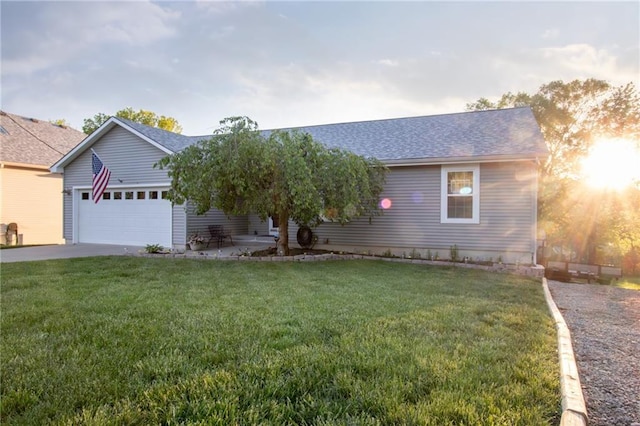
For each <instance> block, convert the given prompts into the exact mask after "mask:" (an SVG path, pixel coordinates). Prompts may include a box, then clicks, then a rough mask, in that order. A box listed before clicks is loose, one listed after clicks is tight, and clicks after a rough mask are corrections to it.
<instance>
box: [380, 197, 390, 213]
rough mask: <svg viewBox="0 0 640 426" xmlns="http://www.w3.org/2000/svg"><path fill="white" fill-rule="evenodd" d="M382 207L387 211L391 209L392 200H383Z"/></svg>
mask: <svg viewBox="0 0 640 426" xmlns="http://www.w3.org/2000/svg"><path fill="white" fill-rule="evenodd" d="M380 207H382V208H383V209H385V210H387V209H390V208H391V200H390V199H388V198H383V199H382V201H380Z"/></svg>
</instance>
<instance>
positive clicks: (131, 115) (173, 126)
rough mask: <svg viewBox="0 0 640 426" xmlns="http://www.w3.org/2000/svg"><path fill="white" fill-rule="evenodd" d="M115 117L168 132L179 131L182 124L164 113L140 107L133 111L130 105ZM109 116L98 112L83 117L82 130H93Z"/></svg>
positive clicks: (90, 131)
mask: <svg viewBox="0 0 640 426" xmlns="http://www.w3.org/2000/svg"><path fill="white" fill-rule="evenodd" d="M114 115H115V116H116V117H120V118H124V119H127V120H131V121H135V122H136V123H141V124H145V125H147V126H151V127H157V128H159V129H164V130H168V131H169V132H174V133H181V132H182V126H180V124H179V123H178V120H176V119H175V118H173V117H167V116H164V115H158V114H156V113H155V112H152V111H147V110H144V109H140V110H138V111H135V110H134V109H133V108H131V107H127V108H124V109H121V110H120V111H118V112H116V113H115V114H114ZM110 117H111V116H110V115H107V114H104V113H102V112H99V113H98V114H96V115H94V116H93V117H92V118H85V119H84V125H83V126H82V131H83V132H85V133H86V134H87V135H90V134H91V133H93V132H95V131H96V129H98V127H100V126H102V124H104V122H105V121H107V120H108V119H109V118H110Z"/></svg>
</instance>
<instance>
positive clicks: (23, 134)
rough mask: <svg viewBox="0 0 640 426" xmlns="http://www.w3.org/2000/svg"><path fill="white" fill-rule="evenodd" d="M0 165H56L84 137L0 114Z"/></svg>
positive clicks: (27, 119) (66, 128)
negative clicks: (0, 163)
mask: <svg viewBox="0 0 640 426" xmlns="http://www.w3.org/2000/svg"><path fill="white" fill-rule="evenodd" d="M0 126H1V127H0V161H1V162H2V163H14V164H19V165H33V166H46V167H47V168H48V167H49V166H51V165H52V164H53V163H55V162H56V161H58V160H59V159H60V158H61V157H62V156H63V155H65V154H66V153H67V152H69V151H70V150H71V149H72V148H73V147H74V146H76V145H78V144H79V143H80V142H81V141H82V140H83V139H84V138H85V137H86V135H85V134H84V133H82V132H80V131H78V130H75V129H72V128H70V127H66V126H59V125H57V124H53V123H50V122H48V121H43V120H37V119H35V118H27V117H22V116H20V115H15V114H10V113H8V112H4V111H0Z"/></svg>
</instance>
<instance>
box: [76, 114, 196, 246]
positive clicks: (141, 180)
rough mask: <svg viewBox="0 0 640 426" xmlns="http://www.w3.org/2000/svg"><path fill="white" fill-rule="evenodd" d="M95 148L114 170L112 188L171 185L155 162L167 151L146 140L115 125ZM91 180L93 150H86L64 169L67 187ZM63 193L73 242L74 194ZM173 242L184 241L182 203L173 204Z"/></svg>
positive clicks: (78, 185)
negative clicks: (155, 165) (154, 166)
mask: <svg viewBox="0 0 640 426" xmlns="http://www.w3.org/2000/svg"><path fill="white" fill-rule="evenodd" d="M92 148H93V149H94V150H95V151H96V153H97V154H98V155H99V156H100V159H101V160H102V162H103V163H104V164H105V166H106V167H108V168H109V170H110V171H111V179H110V181H109V188H111V187H112V186H135V185H166V186H167V187H168V186H169V184H170V180H169V177H168V176H167V172H166V170H160V169H155V168H153V165H154V164H155V163H156V162H157V161H158V160H160V159H161V158H163V157H165V156H166V155H167V154H166V153H165V152H163V151H161V150H160V149H158V148H156V147H154V146H153V145H151V144H150V143H148V142H147V141H145V140H143V139H141V138H139V137H137V136H135V135H133V134H132V133H130V132H128V131H127V130H125V129H123V128H121V127H119V126H116V127H114V128H113V129H111V130H110V131H109V132H108V133H106V134H105V135H104V136H103V137H101V138H100V139H99V140H97V141H96V142H95V143H94V144H93V146H92ZM91 180H92V170H91V150H90V149H87V150H86V151H84V152H83V153H82V154H80V155H79V156H78V157H77V158H76V159H75V160H74V161H73V162H72V163H71V164H69V165H68V166H67V167H65V169H64V188H65V189H73V188H75V187H83V188H90V187H91ZM75 192H76V191H71V194H65V195H64V238H65V240H66V241H67V243H71V242H72V241H73V196H74V194H75ZM172 214H173V217H172V223H173V231H172V232H173V235H172V239H173V243H174V244H176V243H177V244H180V243H183V242H184V240H185V237H184V235H185V233H186V220H185V218H184V216H185V213H184V209H183V208H182V206H174V207H173V211H172Z"/></svg>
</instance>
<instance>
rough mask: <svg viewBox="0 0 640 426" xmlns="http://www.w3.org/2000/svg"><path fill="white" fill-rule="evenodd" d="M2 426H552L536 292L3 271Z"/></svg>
mask: <svg viewBox="0 0 640 426" xmlns="http://www.w3.org/2000/svg"><path fill="white" fill-rule="evenodd" d="M1 290H2V291H1V296H2V299H1V313H2V315H1V335H0V345H1V346H0V347H1V349H0V350H1V356H0V365H1V405H2V406H1V417H0V423H2V424H45V423H54V424H69V425H71V424H73V425H76V424H179V423H180V424H196V423H197V424H220V425H227V424H258V423H262V424H421V425H447V424H451V425H463V424H468V425H477V424H490V425H516V424H521V425H532V424H536V425H538V424H557V422H558V420H559V414H560V394H559V384H558V382H559V379H558V364H557V355H556V346H555V344H556V339H555V329H554V326H553V322H552V320H551V318H550V317H549V315H548V312H547V307H546V305H545V302H544V298H543V294H542V289H541V285H540V282H539V280H531V279H527V278H521V277H515V276H511V275H500V274H489V273H486V272H482V271H474V270H464V269H456V268H437V267H426V266H421V265H411V264H396V263H389V262H384V261H333V262H314V263H291V262H285V263H280V262H273V263H255V262H221V261H198V260H184V259H180V260H168V259H147V258H134V257H103V258H85V259H72V260H56V261H46V262H25V263H14V264H4V265H2V287H1Z"/></svg>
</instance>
